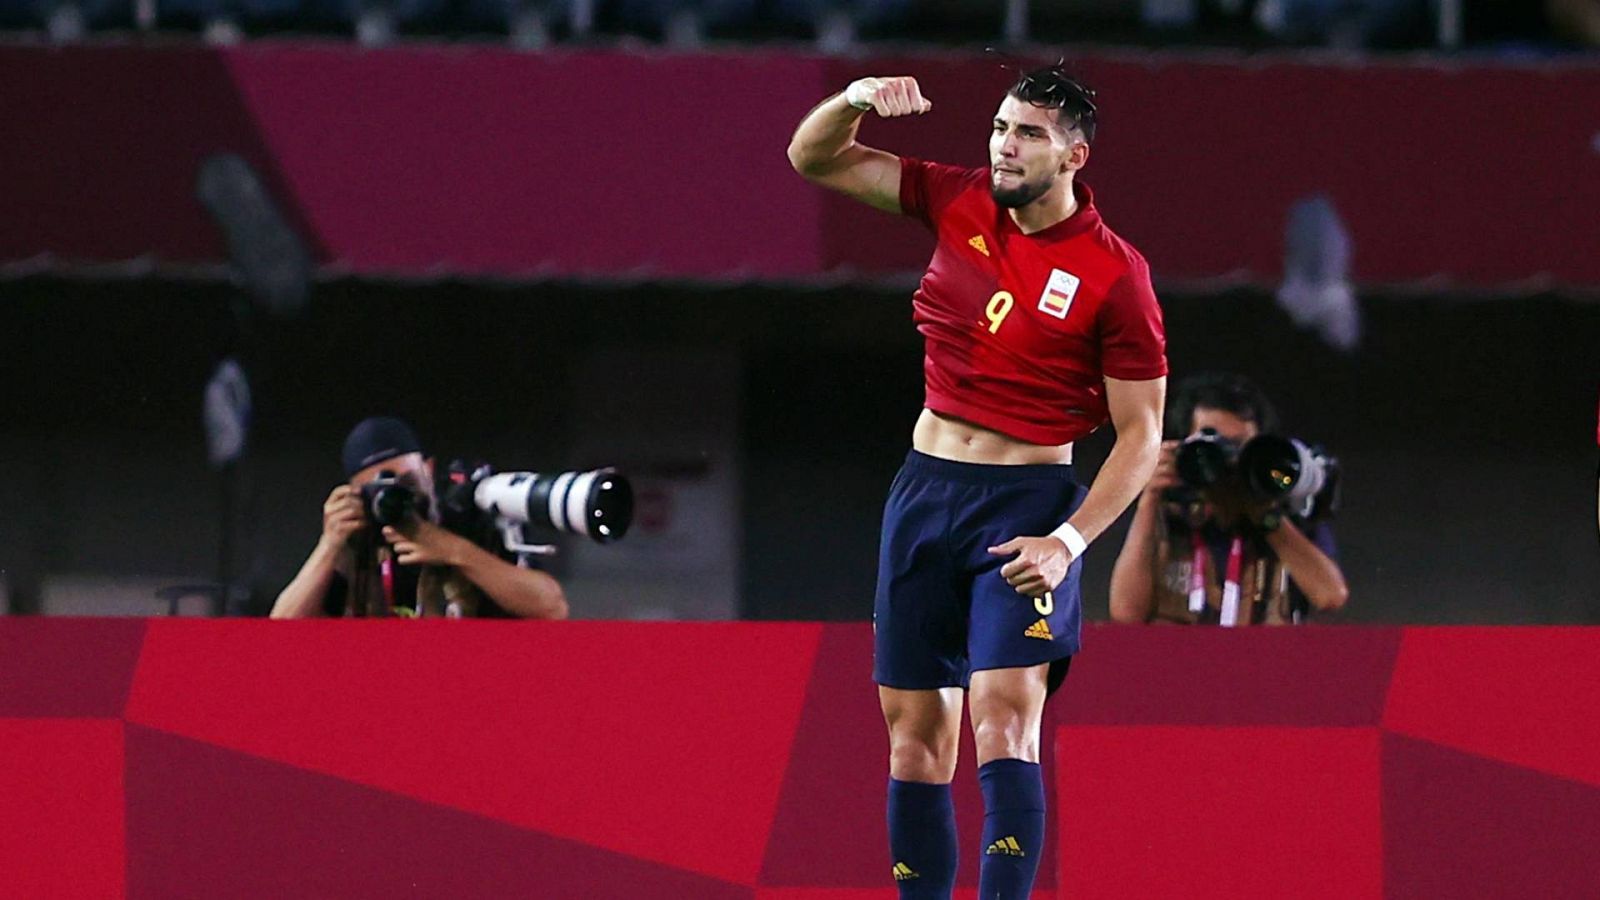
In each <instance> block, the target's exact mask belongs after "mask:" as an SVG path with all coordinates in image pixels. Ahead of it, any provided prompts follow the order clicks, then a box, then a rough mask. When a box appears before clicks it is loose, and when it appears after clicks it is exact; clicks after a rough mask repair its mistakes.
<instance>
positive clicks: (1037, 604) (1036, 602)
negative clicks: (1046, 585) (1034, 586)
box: [1033, 591, 1056, 616]
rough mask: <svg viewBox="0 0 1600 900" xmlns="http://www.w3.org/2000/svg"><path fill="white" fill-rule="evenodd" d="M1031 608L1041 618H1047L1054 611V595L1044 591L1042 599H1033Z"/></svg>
mask: <svg viewBox="0 0 1600 900" xmlns="http://www.w3.org/2000/svg"><path fill="white" fill-rule="evenodd" d="M1033 608H1034V609H1035V610H1036V611H1038V613H1039V615H1041V616H1048V615H1050V614H1051V613H1053V612H1055V611H1056V595H1055V594H1053V593H1051V592H1050V591H1045V592H1044V596H1043V597H1035V598H1033Z"/></svg>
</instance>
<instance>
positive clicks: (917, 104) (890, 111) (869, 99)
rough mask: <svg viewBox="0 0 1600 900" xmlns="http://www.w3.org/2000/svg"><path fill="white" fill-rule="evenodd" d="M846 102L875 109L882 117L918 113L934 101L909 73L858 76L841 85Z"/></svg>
mask: <svg viewBox="0 0 1600 900" xmlns="http://www.w3.org/2000/svg"><path fill="white" fill-rule="evenodd" d="M844 99H845V102H847V103H849V104H850V105H851V106H854V107H855V108H856V109H874V110H877V111H878V115H880V116H882V117H884V118H885V119H892V118H894V117H895V116H912V115H916V116H920V115H922V114H923V113H925V112H927V111H928V110H930V109H933V104H932V103H931V102H929V101H928V100H927V99H926V98H925V97H923V96H922V88H920V87H918V86H917V80H916V79H915V78H912V77H911V76H909V75H900V76H896V77H894V78H860V79H857V80H855V81H852V82H850V86H849V87H847V88H845V89H844Z"/></svg>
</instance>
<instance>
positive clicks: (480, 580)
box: [383, 520, 567, 619]
mask: <svg viewBox="0 0 1600 900" xmlns="http://www.w3.org/2000/svg"><path fill="white" fill-rule="evenodd" d="M406 528H407V529H408V530H409V531H410V532H411V533H410V534H406V533H404V532H401V531H400V530H399V529H396V528H393V527H390V528H385V529H383V538H384V540H386V541H388V542H389V543H390V544H392V545H393V546H394V552H395V555H396V558H397V559H398V560H399V561H400V563H401V564H402V565H408V566H411V565H441V566H451V567H453V568H454V569H456V570H457V571H458V572H460V573H461V574H462V575H464V576H466V579H467V580H468V581H470V582H472V583H473V584H474V585H476V586H477V587H478V589H479V590H481V591H483V592H484V593H485V594H487V595H488V596H489V599H491V600H493V601H494V602H495V603H496V604H497V605H499V607H500V608H501V609H503V610H505V611H506V612H509V613H511V614H512V615H515V616H520V617H522V618H527V619H565V618H566V617H567V595H566V593H565V592H564V591H562V589H561V585H560V584H559V583H557V582H556V580H555V579H554V578H553V577H551V576H550V575H549V574H548V573H545V572H540V571H538V570H537V569H524V568H522V567H521V566H516V565H513V564H511V563H508V562H506V561H505V560H503V559H501V558H499V557H498V556H495V555H494V554H493V553H490V552H489V551H487V550H485V549H483V548H482V547H479V546H478V545H477V544H474V543H472V542H471V541H469V540H467V539H466V538H464V537H461V536H460V535H458V534H456V533H455V532H452V531H449V530H447V529H444V528H441V527H439V526H438V525H435V524H433V523H432V522H427V521H421V520H414V521H413V522H411V523H410V524H408V525H407V526H406Z"/></svg>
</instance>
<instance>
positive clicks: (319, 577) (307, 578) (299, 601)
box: [270, 538, 339, 619]
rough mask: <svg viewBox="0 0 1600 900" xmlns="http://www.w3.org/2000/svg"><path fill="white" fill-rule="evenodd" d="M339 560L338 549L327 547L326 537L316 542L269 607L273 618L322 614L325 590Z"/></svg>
mask: <svg viewBox="0 0 1600 900" xmlns="http://www.w3.org/2000/svg"><path fill="white" fill-rule="evenodd" d="M338 561H339V547H338V546H336V545H330V544H329V543H328V541H327V539H326V538H324V539H322V540H319V541H317V546H316V549H314V550H312V551H311V555H310V556H308V557H306V561H305V564H304V565H302V566H301V567H300V571H299V573H298V574H296V575H295V576H294V580H293V581H291V582H289V583H288V585H286V586H285V587H284V589H283V592H282V593H280V594H278V599H277V601H275V602H274V603H273V604H272V612H271V614H270V615H271V616H272V618H274V619H308V618H311V617H313V616H320V615H322V599H323V598H324V597H326V596H328V588H329V586H331V585H332V584H333V576H334V573H336V572H337V571H338Z"/></svg>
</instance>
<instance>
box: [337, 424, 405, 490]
mask: <svg viewBox="0 0 1600 900" xmlns="http://www.w3.org/2000/svg"><path fill="white" fill-rule="evenodd" d="M421 452H422V442H421V441H418V440H417V433H416V432H414V431H412V430H411V426H410V425H407V424H406V423H405V422H403V421H401V420H399V419H396V418H393V417H390V416H373V417H372V418H370V419H362V420H361V422H360V424H358V425H356V427H354V428H352V429H350V434H349V436H347V437H346V438H345V439H344V477H346V478H351V477H354V476H355V474H356V473H357V472H359V471H361V470H362V469H365V468H366V467H367V466H371V465H376V464H377V463H381V462H383V461H384V460H386V459H394V458H395V457H397V456H405V455H406V454H407V453H421Z"/></svg>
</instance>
